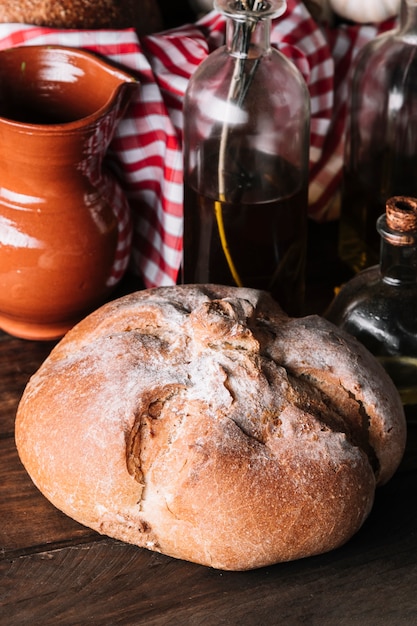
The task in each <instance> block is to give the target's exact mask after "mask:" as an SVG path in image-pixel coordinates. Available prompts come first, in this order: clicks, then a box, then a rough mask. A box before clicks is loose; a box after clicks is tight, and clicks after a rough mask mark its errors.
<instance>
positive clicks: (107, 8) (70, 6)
mask: <svg viewBox="0 0 417 626" xmlns="http://www.w3.org/2000/svg"><path fill="white" fill-rule="evenodd" d="M0 22H9V23H11V22H17V23H26V24H34V25H37V26H49V27H54V28H82V29H99V28H114V29H118V28H136V30H137V31H138V33H139V34H141V35H143V34H148V33H152V32H155V31H157V30H160V29H161V28H162V22H161V15H160V10H159V6H158V2H157V1H156V0H141V1H138V0H40V1H39V0H0Z"/></svg>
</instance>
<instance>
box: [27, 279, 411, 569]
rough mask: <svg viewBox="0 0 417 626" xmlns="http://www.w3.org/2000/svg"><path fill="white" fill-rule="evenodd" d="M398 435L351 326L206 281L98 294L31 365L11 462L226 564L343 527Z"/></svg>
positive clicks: (397, 419) (397, 412) (162, 542)
mask: <svg viewBox="0 0 417 626" xmlns="http://www.w3.org/2000/svg"><path fill="white" fill-rule="evenodd" d="M405 436H406V430H405V419H404V414H403V409H402V406H401V403H400V400H399V396H398V393H397V392H396V390H395V388H394V386H393V384H392V382H391V381H390V379H389V378H388V376H387V375H386V374H385V372H384V370H383V369H382V368H381V367H380V366H379V365H378V364H377V363H376V361H375V359H374V358H373V357H372V356H371V355H370V354H369V353H368V352H367V351H366V350H365V349H364V348H362V347H361V346H360V344H359V343H357V342H356V340H355V339H353V338H351V337H350V336H349V335H347V334H345V333H344V332H341V331H340V330H338V329H337V328H336V327H334V326H333V325H332V324H330V323H328V322H326V321H325V320H323V319H321V318H319V317H315V316H313V317H307V318H302V319H292V318H289V317H287V316H286V315H285V314H284V313H283V312H282V310H281V309H280V308H279V307H278V305H277V304H276V303H275V302H274V301H273V300H272V299H271V298H270V297H269V296H268V294H266V293H264V292H260V291H255V290H250V289H237V288H232V287H220V286H213V285H205V286H182V287H180V286H177V287H165V288H159V289H150V290H145V291H142V292H138V293H135V294H131V295H129V296H126V297H123V298H120V299H119V300H116V301H114V302H112V303H109V304H107V305H105V306H103V307H101V308H100V309H98V310H97V311H96V312H94V313H93V314H92V315H90V316H88V317H87V318H86V319H85V320H83V321H82V322H81V323H80V324H78V325H77V326H76V327H75V328H74V329H73V330H72V331H70V332H69V333H68V334H67V335H66V336H65V337H64V339H63V340H61V342H60V343H59V344H58V345H57V347H56V348H55V349H54V350H53V351H52V353H51V355H50V356H49V357H48V358H47V359H46V361H45V363H44V364H43V365H42V366H41V368H40V369H39V370H38V372H37V373H36V374H35V375H34V376H33V377H32V379H31V380H30V382H29V383H28V385H27V388H26V390H25V392H24V395H23V397H22V400H21V402H20V406H19V409H18V413H17V418H16V443H17V447H18V451H19V454H20V458H21V460H22V462H23V464H24V465H25V467H26V469H27V471H28V473H29V474H30V476H31V477H32V479H33V481H34V483H35V484H36V485H37V486H38V488H39V489H40V490H41V491H42V492H43V494H44V495H45V496H46V497H47V498H48V499H49V500H50V501H51V502H52V503H53V504H54V505H55V506H57V507H58V508H59V509H61V510H62V511H64V512H65V513H66V514H67V515H69V516H71V517H73V518H74V519H76V520H78V521H79V522H81V523H82V524H85V525H86V526H89V527H91V528H93V529H95V530H97V531H98V532H100V533H104V534H107V535H109V536H111V537H114V538H117V539H121V540H123V541H126V542H129V543H133V544H136V545H138V546H142V547H146V548H149V549H152V550H157V551H160V552H162V553H164V554H167V555H171V556H174V557H177V558H180V559H187V560H190V561H194V562H197V563H201V564H204V565H208V566H212V567H215V568H220V569H230V570H245V569H250V568H256V567H261V566H264V565H269V564H272V563H276V562H280V561H287V560H291V559H296V558H301V557H306V556H309V555H313V554H318V553H321V552H325V551H328V550H331V549H333V548H335V547H337V546H340V545H341V544H343V543H344V542H346V541H347V540H348V539H349V538H350V537H351V536H352V535H353V534H354V533H355V532H356V531H357V530H358V529H359V528H360V526H361V525H362V523H363V522H364V520H365V518H366V517H367V515H368V514H369V512H370V510H371V507H372V504H373V499H374V493H375V487H376V485H377V484H378V483H383V482H386V481H387V480H388V479H389V478H390V477H391V476H392V474H393V473H394V471H395V470H396V468H397V466H398V464H399V462H400V460H401V457H402V454H403V451H404V446H405Z"/></svg>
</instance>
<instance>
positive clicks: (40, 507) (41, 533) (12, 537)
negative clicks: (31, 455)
mask: <svg viewBox="0 0 417 626" xmlns="http://www.w3.org/2000/svg"><path fill="white" fill-rule="evenodd" d="M0 520H1V521H0V559H2V558H9V557H10V555H13V554H16V553H18V554H24V553H26V552H31V551H33V550H34V549H36V548H37V547H38V546H46V545H48V544H62V543H68V542H83V541H86V540H87V539H88V538H91V537H96V534H95V533H94V532H93V531H92V530H90V529H87V528H85V527H84V526H81V525H80V524H77V523H76V522H75V521H73V520H71V519H70V518H69V517H67V516H66V515H64V514H63V513H61V512H60V511H58V510H57V509H56V508H55V507H54V506H52V504H50V502H48V500H46V498H44V497H43V496H42V495H41V493H40V492H39V491H38V489H37V488H36V487H35V486H34V484H33V483H32V481H31V479H30V478H29V476H28V474H27V473H26V471H25V469H24V467H23V466H22V464H21V462H20V460H19V458H18V455H17V451H16V448H15V446H14V440H13V439H12V438H6V439H2V440H0Z"/></svg>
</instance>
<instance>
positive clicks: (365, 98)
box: [339, 0, 417, 272]
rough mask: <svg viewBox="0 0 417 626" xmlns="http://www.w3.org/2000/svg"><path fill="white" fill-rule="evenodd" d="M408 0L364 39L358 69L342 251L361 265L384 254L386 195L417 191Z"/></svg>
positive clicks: (412, 1)
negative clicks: (390, 24)
mask: <svg viewBox="0 0 417 626" xmlns="http://www.w3.org/2000/svg"><path fill="white" fill-rule="evenodd" d="M401 2H402V3H401V15H400V20H399V27H398V28H397V29H396V30H394V31H389V32H388V33H385V34H383V35H380V36H379V37H377V38H376V39H374V40H373V41H371V42H369V43H368V44H367V45H365V46H364V48H363V49H362V50H361V52H360V53H359V55H358V59H357V63H356V65H355V69H354V72H353V77H352V84H351V96H350V110H349V114H348V123H347V135H346V151H345V172H344V181H343V193H342V207H341V217H340V240H339V253H340V257H341V258H342V259H343V260H344V261H345V262H346V263H347V264H348V265H349V266H350V268H351V269H353V270H354V271H355V272H356V271H360V270H361V269H363V268H365V267H369V266H370V265H373V264H375V263H377V262H378V255H379V238H378V234H377V232H376V230H375V222H376V220H377V218H378V217H379V215H381V213H383V212H384V210H385V202H386V200H387V199H388V198H390V197H392V196H397V195H405V196H417V0H401Z"/></svg>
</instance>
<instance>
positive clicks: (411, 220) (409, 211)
mask: <svg viewBox="0 0 417 626" xmlns="http://www.w3.org/2000/svg"><path fill="white" fill-rule="evenodd" d="M386 216H387V226H388V227H389V228H391V229H392V230H395V231H397V232H400V233H409V232H412V231H417V198H410V197H408V196H394V197H392V198H389V199H388V200H387V203H386Z"/></svg>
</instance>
